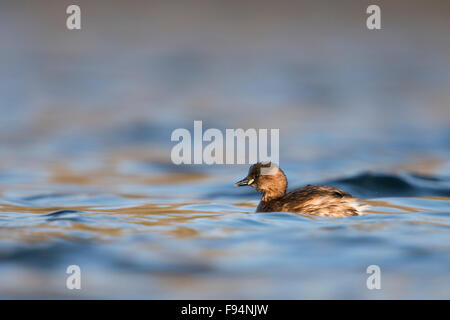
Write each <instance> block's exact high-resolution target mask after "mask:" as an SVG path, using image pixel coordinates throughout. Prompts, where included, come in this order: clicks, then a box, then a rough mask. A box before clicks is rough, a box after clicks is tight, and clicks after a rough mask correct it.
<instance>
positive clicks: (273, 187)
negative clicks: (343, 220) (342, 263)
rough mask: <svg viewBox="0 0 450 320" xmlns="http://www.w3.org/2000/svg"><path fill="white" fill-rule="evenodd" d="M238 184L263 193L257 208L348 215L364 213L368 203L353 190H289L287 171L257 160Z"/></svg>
mask: <svg viewBox="0 0 450 320" xmlns="http://www.w3.org/2000/svg"><path fill="white" fill-rule="evenodd" d="M235 185H236V186H251V187H253V188H255V189H256V190H257V191H259V192H261V193H262V194H263V196H262V198H261V202H260V203H259V205H258V207H257V208H256V212H276V211H278V212H280V211H285V212H294V213H306V214H312V215H317V216H324V217H347V216H357V215H360V214H361V209H362V208H363V207H364V206H362V205H361V204H359V203H358V200H357V199H356V198H355V197H353V196H352V195H350V194H349V193H347V192H345V191H342V190H340V189H337V188H334V187H330V186H321V185H314V186H313V185H307V186H306V187H303V188H298V189H295V190H293V191H291V192H288V193H286V189H287V179H286V176H285V174H284V172H283V171H282V170H281V169H280V168H279V167H278V166H277V165H276V164H272V163H270V162H269V163H260V162H259V163H256V164H254V165H252V166H251V167H250V169H249V171H248V175H247V177H245V178H244V179H242V180H241V181H239V182H236V184H235Z"/></svg>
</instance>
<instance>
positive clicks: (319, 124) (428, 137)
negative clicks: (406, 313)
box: [0, 1, 450, 299]
mask: <svg viewBox="0 0 450 320" xmlns="http://www.w3.org/2000/svg"><path fill="white" fill-rule="evenodd" d="M133 3H134V5H133V6H129V5H127V6H125V5H123V4H122V5H121V4H120V3H115V4H114V5H108V6H107V7H108V8H109V9H108V10H106V9H105V8H104V7H102V6H101V2H98V3H96V4H93V3H92V2H91V3H89V2H84V1H81V2H80V5H81V7H82V10H83V11H85V12H87V13H89V14H87V15H86V18H85V19H86V20H84V22H83V29H82V30H81V31H80V32H76V33H73V32H69V31H67V30H66V29H65V21H64V15H63V13H64V12H65V8H64V5H62V4H51V3H50V2H48V3H47V2H45V1H42V2H41V1H40V5H39V6H38V5H35V6H31V5H30V6H23V5H21V4H19V3H17V2H13V1H11V2H10V3H4V4H3V3H2V9H1V10H0V39H4V40H2V41H1V42H2V50H0V60H1V61H7V63H2V64H0V97H1V98H0V298H8V299H9V298H139V299H141V298H149V299H162V298H167V299H171V298H198V299H205V298H206V299H211V298H218V299H225V298H236V299H238V298H245V299H258V298H270V299H281V298H287V299H314V298H319V299H321V298H330V299H344V298H351V299H381V298H385V299H398V298H400V299H417V298H418V299H428V298H444V299H448V298H450V111H449V110H450V109H449V103H450V63H449V61H450V59H449V58H450V57H449V52H450V47H449V42H448V32H447V30H449V29H450V19H449V17H448V13H449V12H450V10H448V9H449V5H448V4H447V3H445V2H442V3H441V2H436V3H434V4H427V5H426V4H425V3H424V4H418V3H416V5H415V7H413V8H410V10H408V17H407V18H404V16H405V15H404V7H403V6H402V5H401V4H393V3H389V2H386V3H383V5H382V7H383V8H384V9H383V10H387V11H388V12H390V14H389V15H386V20H385V27H384V29H383V30H382V31H379V32H378V33H371V32H369V31H368V30H367V29H365V27H364V23H363V22H362V20H361V18H360V14H361V12H363V13H364V12H365V8H364V6H363V5H362V4H361V3H360V2H359V1H355V2H351V1H349V6H348V7H346V8H347V9H346V10H343V9H342V8H341V7H340V6H338V5H337V4H336V3H335V2H325V1H319V2H315V4H311V3H307V2H298V4H297V3H289V4H288V3H286V4H284V5H282V6H279V7H278V6H276V5H275V4H274V3H269V2H267V3H264V2H261V4H259V5H260V6H261V7H260V10H256V11H255V10H254V8H253V7H247V6H243V5H238V4H218V3H214V2H211V3H208V4H206V3H203V4H196V5H192V6H181V5H169V4H159V5H153V4H149V2H140V1H134V2H133ZM425 5H426V6H425ZM57 12H61V15H58V14H56V13H57ZM112 17H114V18H112ZM394 17H395V19H394ZM402 17H403V18H402ZM116 19H118V20H117V21H120V23H113V22H114V21H116ZM421 21H425V22H427V23H426V25H422V24H420V23H419V22H421ZM194 120H202V121H203V127H204V130H206V129H207V128H218V129H221V130H224V129H226V128H256V129H262V128H267V129H271V128H276V129H280V166H281V167H282V168H283V170H284V171H285V172H286V174H287V177H288V179H289V187H290V188H295V187H300V186H303V185H305V184H308V183H320V184H328V185H333V186H336V187H339V188H342V189H344V190H345V191H348V192H350V193H352V194H354V195H355V196H357V197H359V198H361V199H363V201H365V202H366V203H367V204H369V205H370V209H369V210H368V211H367V213H366V214H365V215H363V216H359V217H348V218H342V219H340V218H339V219H338V218H322V217H314V216H307V215H301V214H298V215H296V214H291V213H262V214H255V213H254V211H255V208H256V206H257V204H258V201H259V195H258V194H256V193H255V191H254V190H252V189H251V188H248V189H246V188H235V187H234V185H233V184H234V182H236V181H237V180H238V179H240V178H242V177H243V176H244V175H245V174H246V172H247V170H248V165H212V166H208V165H183V166H176V165H174V164H173V163H172V162H171V159H170V151H171V148H172V147H173V145H174V143H173V142H172V141H170V135H171V133H172V131H173V130H175V129H177V128H186V129H189V130H191V131H192V130H193V121H194ZM69 265H78V266H80V268H81V286H82V288H81V290H68V289H67V288H66V279H67V277H68V276H69V275H68V274H67V273H66V269H67V267H68V266H69ZM370 265H377V266H379V267H380V270H381V289H380V290H369V289H368V288H367V286H366V280H367V278H368V277H369V274H367V273H366V269H367V267H368V266H370Z"/></svg>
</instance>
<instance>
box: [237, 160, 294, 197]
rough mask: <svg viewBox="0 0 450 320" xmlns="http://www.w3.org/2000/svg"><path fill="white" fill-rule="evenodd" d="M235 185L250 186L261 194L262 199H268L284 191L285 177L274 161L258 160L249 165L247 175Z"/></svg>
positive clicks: (278, 195) (285, 187)
mask: <svg viewBox="0 0 450 320" xmlns="http://www.w3.org/2000/svg"><path fill="white" fill-rule="evenodd" d="M235 186H238V187H240V186H251V187H253V188H255V189H256V190H258V191H259V192H261V193H262V194H263V200H264V201H268V200H270V199H275V198H278V197H281V196H283V195H284V194H285V193H286V189H287V179H286V176H285V175H284V172H283V171H282V170H281V169H280V168H279V167H278V166H277V165H276V164H275V163H272V162H268V163H261V162H258V163H255V164H254V165H252V166H251V167H250V169H249V170H248V174H247V176H246V177H245V178H244V179H242V180H241V181H238V182H236V183H235Z"/></svg>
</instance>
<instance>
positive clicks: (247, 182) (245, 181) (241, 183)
mask: <svg viewBox="0 0 450 320" xmlns="http://www.w3.org/2000/svg"><path fill="white" fill-rule="evenodd" d="M254 181H255V179H249V178H244V179H242V180H241V181H238V182H236V183H235V184H234V185H235V186H236V187H242V186H249V185H251V184H252V183H253V182H254Z"/></svg>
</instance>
